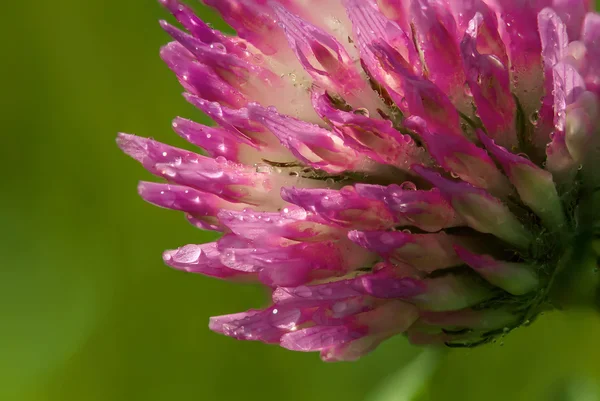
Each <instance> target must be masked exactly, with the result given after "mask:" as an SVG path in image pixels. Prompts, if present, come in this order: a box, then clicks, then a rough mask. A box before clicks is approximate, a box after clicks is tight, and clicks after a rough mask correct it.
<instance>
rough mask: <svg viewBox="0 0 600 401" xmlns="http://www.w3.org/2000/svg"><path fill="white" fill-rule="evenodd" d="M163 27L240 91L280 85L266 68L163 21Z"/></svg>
mask: <svg viewBox="0 0 600 401" xmlns="http://www.w3.org/2000/svg"><path fill="white" fill-rule="evenodd" d="M161 25H162V27H163V29H164V30H165V31H167V33H168V34H169V35H171V36H172V37H173V39H175V40H176V41H177V42H179V43H181V44H182V45H183V46H184V47H185V48H186V49H187V50H188V51H189V52H190V53H191V54H193V55H194V57H195V58H196V59H197V60H198V61H199V62H200V63H202V64H205V65H207V66H209V67H210V68H211V69H212V70H213V71H214V72H215V73H216V74H217V75H218V76H219V77H220V78H221V79H222V80H223V81H225V82H227V83H228V84H229V85H231V86H232V87H234V88H236V89H237V90H239V91H242V92H245V93H249V91H251V89H252V88H254V86H255V84H256V83H258V82H260V83H261V84H262V85H263V86H266V87H273V86H274V85H275V84H278V83H279V77H278V76H277V75H275V74H274V73H273V72H271V71H270V70H268V69H266V68H263V67H261V66H259V65H256V64H253V63H251V62H250V61H247V60H244V59H242V58H239V57H238V56H236V55H235V54H229V53H227V52H226V51H225V49H223V48H221V47H218V46H217V47H215V46H214V45H212V44H206V43H202V42H201V41H200V40H198V39H196V38H194V37H193V36H191V35H188V34H186V33H185V32H182V31H180V30H179V29H177V28H175V27H173V26H171V25H169V24H168V23H167V22H164V21H162V22H161Z"/></svg>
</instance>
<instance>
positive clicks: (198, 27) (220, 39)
mask: <svg viewBox="0 0 600 401" xmlns="http://www.w3.org/2000/svg"><path fill="white" fill-rule="evenodd" d="M159 2H160V3H161V4H162V5H163V6H165V7H166V8H168V9H169V11H170V12H171V14H173V15H174V16H175V18H177V20H178V21H179V22H180V23H181V24H182V25H183V26H184V27H185V29H187V30H188V31H189V32H190V33H191V34H192V35H193V36H194V37H195V38H197V39H199V40H200V41H201V42H203V43H206V44H208V45H213V47H222V48H223V49H225V51H227V52H228V53H232V54H235V55H237V56H238V57H243V56H245V55H247V54H249V52H248V50H246V49H245V47H246V46H245V45H244V44H242V43H239V39H238V38H235V37H227V36H225V35H223V34H222V33H221V32H219V31H217V30H214V29H211V28H210V27H209V26H208V25H207V24H206V23H205V22H204V21H202V20H201V19H200V18H198V17H197V16H196V15H195V14H194V11H193V10H192V9H191V8H189V7H188V6H186V5H185V4H183V3H181V2H180V1H178V0H159Z"/></svg>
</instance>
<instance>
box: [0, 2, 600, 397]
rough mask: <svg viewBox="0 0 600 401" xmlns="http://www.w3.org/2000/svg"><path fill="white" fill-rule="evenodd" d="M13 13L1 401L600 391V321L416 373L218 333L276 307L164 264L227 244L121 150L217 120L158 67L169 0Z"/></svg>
mask: <svg viewBox="0 0 600 401" xmlns="http://www.w3.org/2000/svg"><path fill="white" fill-rule="evenodd" d="M198 10H199V12H200V13H201V14H202V15H203V16H204V17H205V18H206V19H207V20H208V21H211V22H212V23H213V24H214V26H216V27H219V28H225V26H224V25H223V24H222V22H220V20H219V19H218V18H217V16H216V15H214V14H213V13H211V12H210V10H207V9H205V8H202V7H198ZM1 13H2V16H3V17H4V18H2V24H1V25H0V26H1V27H0V30H1V31H2V42H1V43H2V56H1V59H0V60H1V62H0V71H1V72H2V73H1V74H0V80H1V81H0V82H1V83H2V85H1V87H0V91H1V92H0V93H1V96H0V105H1V107H0V117H1V121H2V131H1V132H2V141H1V143H0V154H1V156H2V157H1V159H0V160H1V162H0V163H1V165H2V166H3V169H2V172H3V185H2V190H1V196H0V227H1V230H0V236H1V241H0V250H1V254H0V400H7V401H13V400H15V401H75V400H77V401H96V400H98V401H100V400H102V401H113V400H114V401H137V400H144V401H166V400H178V401H188V400H289V401H294V400H347V401H354V400H376V401H390V400H408V399H410V397H406V394H408V393H410V392H411V391H412V390H411V389H412V388H420V389H421V391H422V395H421V399H430V400H461V401H469V400H473V401H475V400H477V401H480V400H567V399H568V397H567V396H566V394H575V396H574V397H575V398H571V399H573V400H584V398H583V397H585V396H589V395H590V394H589V393H588V392H587V390H586V389H588V388H590V389H593V388H594V386H596V385H597V383H598V382H599V381H600V363H599V361H600V346H599V341H600V318H599V317H598V316H595V315H593V314H591V313H586V312H581V313H575V314H571V315H564V314H562V313H548V314H546V315H544V316H542V317H541V318H540V319H539V321H537V322H535V324H533V325H532V326H531V327H527V328H520V329H518V330H516V331H515V332H514V333H511V335H509V336H507V338H505V339H504V340H503V341H499V342H497V343H495V344H492V345H489V346H485V347H481V348H477V349H473V350H452V351H438V352H437V353H435V352H434V353H432V352H430V353H428V354H426V355H425V356H423V355H421V357H420V359H417V360H416V362H415V361H414V358H415V357H417V356H418V355H420V354H421V350H420V349H417V348H414V347H411V346H409V345H408V344H407V343H406V341H405V340H404V339H403V338H396V339H394V340H392V341H389V342H388V343H386V344H385V345H384V346H382V347H380V348H379V349H378V350H377V351H376V352H374V353H373V354H372V355H369V356H368V357H366V358H364V359H362V360H361V361H359V362H356V363H346V364H325V363H322V362H321V361H320V360H319V359H318V355H316V354H302V353H292V352H289V351H286V350H283V349H279V348H277V347H275V346H266V345H263V344H257V343H243V342H237V341H235V340H232V339H229V338H225V337H221V336H218V335H216V334H214V333H211V332H210V331H209V330H208V328H207V321H208V317H209V316H210V315H218V314H224V313H231V312H236V311H241V310H245V309H248V308H250V307H260V306H262V305H263V304H264V303H265V302H266V296H265V293H264V292H263V291H262V290H261V289H260V288H257V287H253V286H249V285H239V284H230V283H226V282H221V281H217V280H211V279H207V278H204V277H200V276H194V275H190V274H185V273H182V272H178V271H174V270H170V269H168V268H167V267H165V266H164V265H163V264H162V261H161V257H160V255H161V252H162V250H163V249H166V248H173V247H177V246H180V245H182V244H185V243H193V242H204V241H206V240H209V239H210V238H209V237H210V234H207V233H203V232H200V231H198V230H196V229H194V228H192V227H191V226H190V225H188V224H186V222H185V221H184V219H183V216H182V215H181V214H179V213H176V212H170V211H166V210H160V209H157V208H155V207H152V206H150V205H148V204H145V203H144V202H143V201H141V200H140V199H139V198H138V196H137V194H136V183H137V181H138V180H140V179H149V178H150V176H149V175H148V174H147V173H145V172H144V171H143V170H142V168H141V167H140V166H139V165H138V164H137V163H135V162H134V161H132V160H130V159H128V158H127V157H125V156H124V155H122V154H121V153H120V152H119V150H118V149H117V147H116V146H115V142H114V138H115V135H116V133H117V132H118V131H125V132H130V133H136V134H140V135H144V136H150V137H154V138H156V139H160V140H164V141H166V142H169V143H173V144H175V145H178V146H185V145H184V144H183V143H182V141H181V140H180V139H179V138H178V137H177V136H176V135H175V134H173V133H172V132H171V130H170V121H171V119H172V118H173V117H174V116H176V115H182V116H184V117H188V118H194V119H197V120H202V119H203V117H202V116H201V115H200V113H199V112H198V111H197V110H195V109H194V108H192V107H191V106H189V105H188V104H187V103H186V102H185V101H184V100H183V99H182V97H181V96H180V93H181V92H182V90H181V88H180V87H179V84H178V83H177V82H176V79H175V78H174V76H173V75H172V74H171V73H170V72H169V71H168V70H167V68H166V67H165V66H164V65H163V63H162V62H161V61H160V59H159V57H158V49H159V46H161V45H162V44H164V43H166V42H167V40H168V38H167V35H166V34H165V33H163V32H162V30H161V29H160V27H159V26H158V23H157V21H158V20H159V19H161V18H167V19H168V18H169V17H170V16H169V15H168V14H167V12H166V11H165V10H163V9H162V8H161V7H160V6H159V5H158V4H157V3H156V2H154V1H152V0H102V1H99V0H89V1H81V0H60V1H41V0H38V1H35V0H33V1H31V0H30V1H26V0H21V1H7V2H4V3H3V5H2V12H1ZM589 399H590V400H594V399H596V398H594V396H593V395H592V396H591V397H590V398H589ZM586 400H587V399H586Z"/></svg>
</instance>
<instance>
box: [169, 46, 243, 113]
mask: <svg viewBox="0 0 600 401" xmlns="http://www.w3.org/2000/svg"><path fill="white" fill-rule="evenodd" d="M160 55H161V57H162V59H163V60H164V61H165V63H166V64H167V65H168V66H169V68H170V69H171V70H172V71H173V72H174V73H175V74H176V75H177V78H178V79H179V82H180V83H181V85H182V86H183V87H184V88H185V89H186V90H187V91H188V92H190V93H193V94H194V95H197V96H200V97H202V98H204V99H206V100H208V101H212V102H220V103H222V104H224V105H227V106H230V107H234V108H239V107H242V106H244V105H245V104H246V103H248V100H247V99H246V97H245V96H244V95H243V94H242V93H240V92H239V91H238V90H237V89H235V88H234V87H232V86H231V85H230V84H228V83H227V82H225V81H224V80H223V79H221V78H220V77H219V76H218V75H217V74H216V73H215V72H214V71H213V70H212V69H211V68H209V67H208V66H206V65H204V64H200V63H198V62H196V61H195V60H194V58H193V55H191V54H190V53H189V52H188V51H187V50H186V49H185V48H183V46H182V45H180V44H179V43H177V42H172V43H169V44H168V45H166V46H164V47H163V48H162V49H161V52H160Z"/></svg>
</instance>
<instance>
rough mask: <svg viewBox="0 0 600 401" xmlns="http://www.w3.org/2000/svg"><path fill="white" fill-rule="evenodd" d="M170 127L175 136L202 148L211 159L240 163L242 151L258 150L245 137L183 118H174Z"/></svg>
mask: <svg viewBox="0 0 600 401" xmlns="http://www.w3.org/2000/svg"><path fill="white" fill-rule="evenodd" d="M172 125H173V130H175V132H177V134H179V135H180V136H181V137H183V138H184V139H185V140H187V141H188V142H190V143H192V144H194V145H196V146H199V147H201V148H203V149H204V150H206V151H207V153H208V154H209V155H211V156H212V157H219V156H223V157H225V158H226V159H228V160H232V161H236V162H240V158H243V157H244V156H243V155H242V151H243V152H252V151H256V149H257V148H258V146H257V145H255V144H254V143H253V142H252V141H250V140H249V139H248V138H247V137H244V136H242V135H238V134H236V133H234V132H231V131H229V130H226V129H224V128H215V127H207V126H206V125H202V124H198V123H196V122H193V121H190V120H186V119H184V118H176V119H175V120H174V121H173V124H172Z"/></svg>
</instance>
